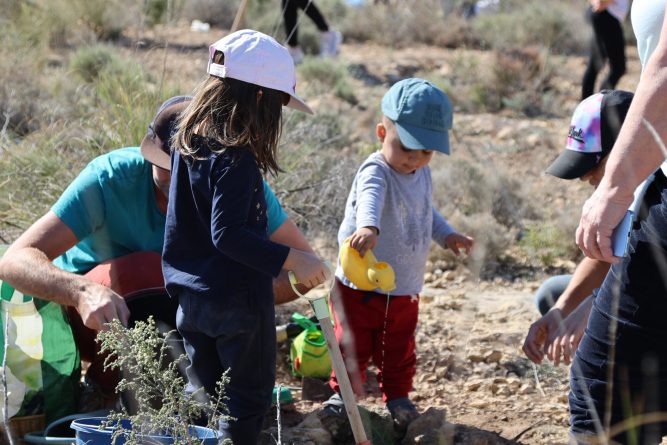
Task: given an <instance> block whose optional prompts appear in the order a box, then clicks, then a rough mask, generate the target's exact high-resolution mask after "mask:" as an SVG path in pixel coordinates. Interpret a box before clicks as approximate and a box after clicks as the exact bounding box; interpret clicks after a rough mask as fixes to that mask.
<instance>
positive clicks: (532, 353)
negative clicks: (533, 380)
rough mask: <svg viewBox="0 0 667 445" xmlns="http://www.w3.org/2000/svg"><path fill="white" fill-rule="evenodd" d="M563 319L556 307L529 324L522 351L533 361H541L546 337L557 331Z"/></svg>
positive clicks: (538, 362)
mask: <svg viewBox="0 0 667 445" xmlns="http://www.w3.org/2000/svg"><path fill="white" fill-rule="evenodd" d="M562 321H563V316H562V313H561V311H560V309H558V308H551V309H550V310H549V312H547V313H546V314H544V315H543V316H542V317H541V318H540V319H539V320H537V321H536V322H535V323H533V324H531V325H530V329H528V335H526V339H525V340H524V341H523V348H522V349H523V352H524V354H526V357H528V358H529V359H530V360H531V361H532V362H533V363H537V364H538V365H539V364H540V363H542V359H543V358H544V354H545V346H546V344H547V339H548V338H549V336H550V335H552V334H553V333H556V332H558V326H559V324H560V323H561V322H562Z"/></svg>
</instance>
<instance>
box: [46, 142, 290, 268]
mask: <svg viewBox="0 0 667 445" xmlns="http://www.w3.org/2000/svg"><path fill="white" fill-rule="evenodd" d="M154 190H155V189H154V186H153V175H152V168H151V164H150V163H149V162H147V161H146V160H145V159H144V158H143V156H141V153H140V152H139V148H138V147H128V148H121V149H118V150H114V151H112V152H109V153H107V154H104V155H102V156H99V157H97V158H95V159H93V160H92V161H91V162H90V163H89V164H88V165H87V166H86V168H84V169H83V171H82V172H81V173H80V174H79V176H78V177H77V178H76V179H75V180H74V181H73V182H72V183H71V184H70V185H69V186H68V187H67V188H66V189H65V191H64V192H63V194H62V195H61V197H60V198H59V199H58V201H57V202H56V203H55V204H54V205H53V207H52V208H51V210H52V211H53V212H54V213H55V214H56V215H57V216H58V218H60V219H61V220H62V221H63V222H64V223H65V224H66V225H67V226H68V227H69V228H70V229H71V230H72V231H73V232H74V234H75V235H76V237H77V238H78V239H79V243H78V244H77V245H75V246H74V247H72V248H71V249H69V250H68V251H67V252H65V253H64V254H63V255H61V256H60V257H58V258H56V259H55V260H54V264H55V265H56V266H57V267H59V268H61V269H64V270H67V271H69V272H74V273H86V272H88V271H89V270H90V269H92V268H93V267H95V266H97V265H98V264H99V263H102V262H104V261H106V260H109V259H111V258H117V257H120V256H124V255H128V254H130V253H135V252H146V251H150V252H157V253H162V245H163V243H164V226H165V215H164V214H163V213H162V212H161V211H160V210H159V209H158V207H157V202H156V200H155V191H154ZM264 195H265V198H266V204H267V216H268V232H269V234H272V233H273V232H274V231H275V230H276V229H277V228H278V227H280V225H281V224H282V223H283V222H284V221H285V219H287V214H286V213H285V211H284V210H283V208H282V207H281V206H280V203H279V202H278V200H277V199H276V197H275V195H274V194H273V191H272V190H271V188H270V187H269V186H268V184H267V183H266V182H265V183H264Z"/></svg>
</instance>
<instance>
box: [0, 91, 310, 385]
mask: <svg viewBox="0 0 667 445" xmlns="http://www.w3.org/2000/svg"><path fill="white" fill-rule="evenodd" d="M189 100H190V97H189V96H177V97H173V98H171V99H169V100H167V101H166V102H165V103H164V104H163V105H162V106H161V107H160V109H159V110H158V113H157V115H156V117H155V119H154V120H153V122H152V123H151V125H150V126H149V129H148V133H147V135H146V137H145V138H144V140H143V142H142V145H141V148H139V147H128V148H121V149H118V150H114V151H112V152H110V153H107V154H104V155H102V156H99V157H97V158H95V159H94V160H92V161H91V162H90V163H89V164H88V166H86V168H84V170H83V171H82V172H81V173H80V174H79V176H78V177H77V178H76V179H75V180H74V181H73V182H72V183H71V184H70V185H69V186H68V187H67V188H66V189H65V191H64V192H63V194H62V196H61V197H60V198H59V199H58V201H57V202H56V203H55V204H54V205H53V207H52V208H51V210H50V211H48V212H47V213H46V214H45V215H44V216H42V217H41V218H40V219H39V220H37V221H36V222H35V223H34V224H33V225H32V226H30V227H29V228H28V229H27V230H26V231H25V232H24V233H23V234H22V235H21V236H20V237H19V238H18V239H17V240H16V241H15V242H14V243H13V244H12V245H11V246H10V247H9V249H8V250H7V252H6V253H5V254H4V256H3V258H2V259H1V260H0V280H3V281H6V282H7V283H9V284H11V285H12V286H13V287H14V288H16V289H17V290H19V291H21V292H23V293H24V294H28V295H32V296H34V297H36V298H40V299H43V300H48V301H54V302H57V303H59V304H61V305H63V306H66V307H67V310H68V312H69V314H70V322H71V324H72V330H73V332H74V336H75V341H76V342H77V346H78V347H79V351H80V353H81V358H82V359H83V360H85V361H88V362H90V363H91V366H90V367H89V369H88V371H87V376H88V378H89V379H92V380H94V381H95V383H96V384H98V385H99V386H100V388H101V389H102V392H104V393H109V394H113V393H114V389H115V385H116V383H117V375H116V374H113V373H112V374H108V373H105V372H103V362H102V360H101V359H100V355H99V350H98V349H97V346H96V344H95V342H94V338H95V335H96V332H97V331H99V330H100V329H102V328H103V326H104V324H105V323H108V322H110V321H111V320H113V319H120V320H121V321H122V322H123V323H124V324H127V322H128V319H129V317H130V311H129V309H128V306H127V304H126V302H125V300H124V298H123V297H124V296H126V295H128V294H131V293H133V292H136V291H140V290H145V289H160V290H161V289H162V288H163V287H164V280H163V277H162V268H161V252H162V245H163V241H164V226H165V214H166V210H167V197H168V189H169V181H170V179H171V174H170V162H169V143H168V142H169V139H170V135H171V134H172V131H173V127H174V124H175V122H176V118H177V117H178V114H179V113H180V112H181V111H182V110H183V109H185V107H186V106H187V105H188V103H189ZM164 142H167V143H164ZM265 195H266V196H265V197H266V201H267V207H268V210H267V211H268V217H269V224H268V226H269V227H268V232H269V237H270V239H271V240H273V241H275V242H278V243H281V244H285V245H288V246H290V247H293V248H296V249H300V250H304V251H307V252H311V253H312V249H311V248H310V246H309V245H308V242H307V241H306V239H305V237H304V236H303V234H302V233H301V232H300V231H299V229H298V228H297V227H296V225H295V224H294V223H293V222H292V221H291V220H290V219H289V218H288V217H287V215H286V213H285V212H284V210H283V209H282V208H281V207H280V204H279V203H278V201H277V199H276V197H275V195H274V194H273V192H272V191H271V189H270V188H269V187H268V185H267V186H265ZM274 294H275V299H276V303H282V302H286V301H290V300H292V299H295V298H296V297H297V296H296V295H295V294H294V293H293V292H292V290H291V287H290V285H289V282H288V280H287V276H286V273H283V274H282V275H281V276H280V277H279V278H278V279H277V280H274ZM165 295H166V294H165Z"/></svg>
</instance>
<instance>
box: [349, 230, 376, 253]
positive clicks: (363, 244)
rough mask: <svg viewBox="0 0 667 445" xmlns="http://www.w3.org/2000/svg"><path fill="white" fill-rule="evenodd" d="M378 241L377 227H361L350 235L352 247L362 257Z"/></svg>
mask: <svg viewBox="0 0 667 445" xmlns="http://www.w3.org/2000/svg"><path fill="white" fill-rule="evenodd" d="M377 242H378V231H377V229H376V228H375V227H361V228H359V229H357V230H356V231H355V232H354V233H353V234H352V236H350V247H352V248H353V249H356V250H357V251H358V252H359V255H361V256H362V257H363V256H364V255H365V254H366V251H368V250H372V249H373V248H374V247H375V245H376V244H377Z"/></svg>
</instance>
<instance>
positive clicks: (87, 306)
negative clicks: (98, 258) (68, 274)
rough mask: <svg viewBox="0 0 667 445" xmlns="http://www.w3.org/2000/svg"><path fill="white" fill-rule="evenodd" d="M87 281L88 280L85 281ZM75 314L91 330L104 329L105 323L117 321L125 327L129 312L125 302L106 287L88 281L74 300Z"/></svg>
mask: <svg viewBox="0 0 667 445" xmlns="http://www.w3.org/2000/svg"><path fill="white" fill-rule="evenodd" d="M86 281H88V280H86ZM74 301H75V305H74V307H75V308H76V310H77V312H79V315H80V316H81V320H82V321H83V324H84V325H85V326H86V327H88V328H90V329H93V330H96V331H100V330H104V329H106V323H109V322H111V321H112V320H114V319H118V320H120V321H121V323H123V325H125V326H127V322H128V319H129V317H130V310H129V309H128V308H127V305H126V304H125V300H124V299H123V298H122V297H121V296H120V295H118V294H117V293H115V292H114V291H112V290H111V289H109V288H108V287H106V286H102V285H101V284H97V283H95V282H93V281H88V283H87V284H86V285H85V286H84V288H83V290H82V291H81V292H80V293H79V294H77V295H76V296H75V298H74Z"/></svg>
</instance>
